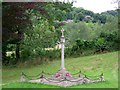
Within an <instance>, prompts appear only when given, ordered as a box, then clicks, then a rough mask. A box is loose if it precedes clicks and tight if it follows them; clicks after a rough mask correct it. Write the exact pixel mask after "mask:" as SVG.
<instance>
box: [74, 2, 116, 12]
mask: <svg viewBox="0 0 120 90" xmlns="http://www.w3.org/2000/svg"><path fill="white" fill-rule="evenodd" d="M76 1H77V2H76V3H74V4H73V6H75V7H83V8H84V9H86V10H90V11H93V12H95V13H101V12H104V11H107V10H115V9H116V8H117V7H118V4H117V3H116V4H112V3H111V2H113V0H76Z"/></svg>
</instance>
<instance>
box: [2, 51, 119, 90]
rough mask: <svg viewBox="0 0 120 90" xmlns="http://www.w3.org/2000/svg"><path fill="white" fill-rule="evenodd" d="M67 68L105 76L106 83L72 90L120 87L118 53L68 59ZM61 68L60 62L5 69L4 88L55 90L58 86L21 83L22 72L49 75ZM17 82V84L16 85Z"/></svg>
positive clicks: (66, 60) (81, 86) (82, 86)
mask: <svg viewBox="0 0 120 90" xmlns="http://www.w3.org/2000/svg"><path fill="white" fill-rule="evenodd" d="M65 66H66V69H67V70H68V71H70V72H71V74H74V73H76V72H79V71H80V70H81V71H82V72H83V73H85V74H86V75H89V76H96V75H99V74H101V73H103V74H104V76H105V80H106V81H105V82H101V83H94V84H86V85H77V86H72V87H71V88H117V87H118V71H117V70H118V52H111V53H105V54H98V55H92V56H85V57H78V58H67V59H65ZM59 68H60V60H54V61H52V62H48V63H47V64H46V63H44V64H42V65H38V66H32V67H26V68H25V67H22V68H19V67H17V68H3V75H2V79H3V88H9V87H10V88H21V85H22V87H23V88H54V87H56V86H49V85H42V84H34V83H33V84H32V83H19V78H20V74H21V72H24V73H25V74H27V75H29V76H34V75H38V74H39V73H40V72H41V71H43V70H44V71H45V72H47V73H55V72H56V71H57V70H59ZM16 82H17V83H16ZM58 88H59V87H58Z"/></svg>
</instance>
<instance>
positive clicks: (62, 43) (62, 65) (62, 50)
mask: <svg viewBox="0 0 120 90" xmlns="http://www.w3.org/2000/svg"><path fill="white" fill-rule="evenodd" d="M63 32H64V29H62V30H61V33H62V36H61V69H62V70H63V69H65V66H64V42H65V38H64V33H63Z"/></svg>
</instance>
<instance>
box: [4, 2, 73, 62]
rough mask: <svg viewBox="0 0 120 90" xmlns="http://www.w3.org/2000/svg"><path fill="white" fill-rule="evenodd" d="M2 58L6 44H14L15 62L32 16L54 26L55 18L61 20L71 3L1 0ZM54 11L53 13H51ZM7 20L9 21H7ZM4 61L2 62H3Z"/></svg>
mask: <svg viewBox="0 0 120 90" xmlns="http://www.w3.org/2000/svg"><path fill="white" fill-rule="evenodd" d="M2 4H3V5H2V8H3V15H2V18H3V22H2V23H3V48H4V51H3V59H5V57H6V55H5V53H6V50H7V45H8V44H9V43H12V44H16V62H17V60H18V59H19V58H20V55H19V54H20V53H19V51H20V49H19V48H20V44H21V41H22V40H24V33H25V32H27V31H26V30H28V29H27V28H28V27H29V28H33V25H32V24H33V22H32V16H35V19H36V20H37V21H38V23H39V20H40V19H42V20H44V21H47V22H48V23H49V25H50V27H51V26H54V24H55V23H54V21H55V20H60V21H61V20H63V19H64V17H63V15H66V12H69V10H70V8H71V6H72V3H64V2H49V3H47V2H39V3H38V2H20V3H17V2H3V3H2ZM52 12H55V13H52ZM8 21H9V22H8ZM3 63H4V62H3Z"/></svg>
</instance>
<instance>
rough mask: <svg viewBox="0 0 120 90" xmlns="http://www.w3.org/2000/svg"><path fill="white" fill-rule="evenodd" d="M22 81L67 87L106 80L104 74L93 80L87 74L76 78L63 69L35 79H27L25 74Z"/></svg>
mask: <svg viewBox="0 0 120 90" xmlns="http://www.w3.org/2000/svg"><path fill="white" fill-rule="evenodd" d="M20 81H21V82H36V83H42V84H49V85H57V86H64V87H67V86H72V85H78V84H85V83H95V82H101V81H104V76H103V75H101V76H100V78H99V79H97V80H91V79H89V78H87V77H86V76H85V75H83V74H80V75H79V77H77V78H74V77H73V76H72V75H71V74H70V73H69V72H68V71H66V70H65V69H61V70H59V71H58V72H57V73H55V74H54V75H52V76H51V77H46V76H45V75H43V74H42V75H41V76H39V78H38V79H33V80H27V79H26V77H25V75H22V76H21V79H20Z"/></svg>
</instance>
